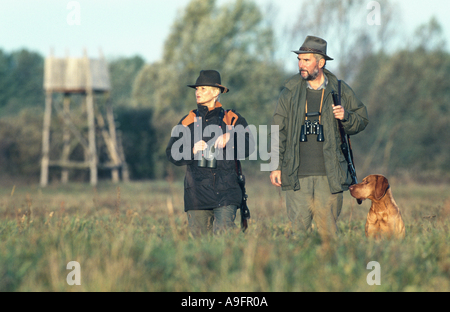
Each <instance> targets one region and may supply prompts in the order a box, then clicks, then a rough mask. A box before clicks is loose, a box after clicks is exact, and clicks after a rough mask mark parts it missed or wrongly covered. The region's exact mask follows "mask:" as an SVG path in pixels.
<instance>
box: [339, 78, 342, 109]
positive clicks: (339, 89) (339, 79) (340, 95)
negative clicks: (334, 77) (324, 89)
mask: <svg viewBox="0 0 450 312" xmlns="http://www.w3.org/2000/svg"><path fill="white" fill-rule="evenodd" d="M338 98H339V104H338V105H342V104H341V103H342V101H341V80H340V79H339V80H338Z"/></svg>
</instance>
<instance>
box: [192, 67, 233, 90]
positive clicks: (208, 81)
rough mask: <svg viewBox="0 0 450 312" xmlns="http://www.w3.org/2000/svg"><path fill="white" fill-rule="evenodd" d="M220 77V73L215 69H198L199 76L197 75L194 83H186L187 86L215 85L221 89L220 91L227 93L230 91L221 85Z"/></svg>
mask: <svg viewBox="0 0 450 312" xmlns="http://www.w3.org/2000/svg"><path fill="white" fill-rule="evenodd" d="M221 83H222V82H221V79H220V74H219V72H218V71H215V70H202V71H200V76H198V78H197V81H196V82H195V85H188V87H191V88H194V89H195V88H196V87H199V86H209V87H216V88H220V89H221V90H222V93H227V92H228V91H230V90H229V89H228V88H226V87H224V86H222V84H221Z"/></svg>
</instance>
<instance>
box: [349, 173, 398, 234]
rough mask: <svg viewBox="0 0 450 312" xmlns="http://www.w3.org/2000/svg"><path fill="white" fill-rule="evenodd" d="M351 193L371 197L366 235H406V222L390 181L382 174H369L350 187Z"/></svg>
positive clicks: (355, 195)
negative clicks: (393, 194)
mask: <svg viewBox="0 0 450 312" xmlns="http://www.w3.org/2000/svg"><path fill="white" fill-rule="evenodd" d="M349 189H350V194H351V195H352V196H353V197H354V198H356V199H360V200H364V199H370V200H371V201H372V206H370V210H369V214H368V215H367V221H366V236H367V237H372V238H375V239H379V238H382V237H387V238H390V237H396V238H404V237H405V224H404V223H403V219H402V214H401V212H400V210H399V209H398V206H397V203H396V202H395V200H394V197H392V191H391V188H390V185H389V181H388V179H387V178H386V177H384V176H382V175H375V174H373V175H369V176H367V177H365V178H364V179H363V180H362V182H361V183H359V184H355V185H352V186H350V187H349Z"/></svg>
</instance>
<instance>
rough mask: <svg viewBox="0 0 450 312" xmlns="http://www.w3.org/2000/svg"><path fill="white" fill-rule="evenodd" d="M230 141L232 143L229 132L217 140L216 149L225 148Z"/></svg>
mask: <svg viewBox="0 0 450 312" xmlns="http://www.w3.org/2000/svg"><path fill="white" fill-rule="evenodd" d="M228 141H230V134H229V133H228V132H227V133H225V134H224V135H221V136H220V137H219V138H218V139H217V140H216V143H214V147H215V148H225V145H227V143H228Z"/></svg>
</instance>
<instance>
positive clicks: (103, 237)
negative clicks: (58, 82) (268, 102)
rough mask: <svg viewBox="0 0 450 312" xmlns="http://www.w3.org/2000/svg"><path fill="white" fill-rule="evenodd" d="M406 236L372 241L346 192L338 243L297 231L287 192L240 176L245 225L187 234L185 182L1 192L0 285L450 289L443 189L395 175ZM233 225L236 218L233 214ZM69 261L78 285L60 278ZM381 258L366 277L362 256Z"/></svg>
mask: <svg viewBox="0 0 450 312" xmlns="http://www.w3.org/2000/svg"><path fill="white" fill-rule="evenodd" d="M390 182H391V187H392V192H393V195H394V198H395V199H396V201H397V203H398V205H399V207H400V209H401V211H402V214H403V219H404V221H405V225H406V238H405V239H404V240H400V241H399V240H382V241H373V240H369V239H367V238H366V237H365V234H364V224H365V221H366V216H367V212H368V210H369V207H370V201H368V200H366V201H365V202H363V204H362V205H360V206H359V205H357V203H356V200H355V199H353V198H352V197H350V195H349V194H348V192H346V193H345V196H344V207H343V209H342V213H341V215H340V217H339V228H340V234H339V238H338V240H336V241H325V240H324V239H322V237H321V236H320V235H319V233H318V232H317V231H316V230H314V231H313V232H312V233H296V232H294V231H293V230H292V227H291V225H290V224H289V222H288V219H287V215H286V209H285V203H284V194H283V193H282V192H280V191H279V190H278V189H276V188H275V187H273V186H271V185H270V183H269V179H268V177H264V178H261V177H247V192H248V194H249V208H250V210H251V215H252V218H251V220H250V224H249V229H248V230H247V231H246V232H245V233H242V232H241V231H239V230H236V231H233V232H229V233H227V234H224V235H220V236H207V237H203V238H200V239H193V238H191V237H190V235H189V232H188V227H187V219H186V214H185V213H184V211H183V181H182V180H180V181H174V182H168V181H144V182H130V183H126V184H125V183H121V184H118V185H116V184H112V183H110V182H105V181H101V182H100V183H99V185H98V186H97V187H95V188H94V187H92V186H90V185H89V184H87V183H86V184H84V183H69V184H67V185H60V184H51V185H49V186H48V187H46V188H40V187H39V186H38V185H33V184H29V185H27V184H22V185H8V184H7V183H5V182H3V184H2V187H1V189H0V291H63V292H66V291H68V292H71V291H151V292H153V291H162V292H184V291H192V292H207V291H215V292H260V291H263V292H281V291H283V292H297V291H350V292H353V291H355V292H357V291H369V292H372V291H450V245H449V244H448V242H449V239H450V234H449V226H450V186H449V185H447V184H426V185H425V184H424V185H420V184H417V183H413V182H407V181H400V180H399V181H394V180H391V181H390ZM236 224H237V225H239V222H238V220H237V221H236ZM70 261H77V262H78V263H79V264H80V269H81V285H68V283H67V281H66V278H67V275H68V274H69V272H71V271H70V270H68V269H67V268H66V266H67V264H68V263H69V262H70ZM371 261H377V262H378V263H379V264H380V285H369V284H368V283H367V276H368V274H369V273H370V272H371V269H367V264H368V263H369V262H371Z"/></svg>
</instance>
